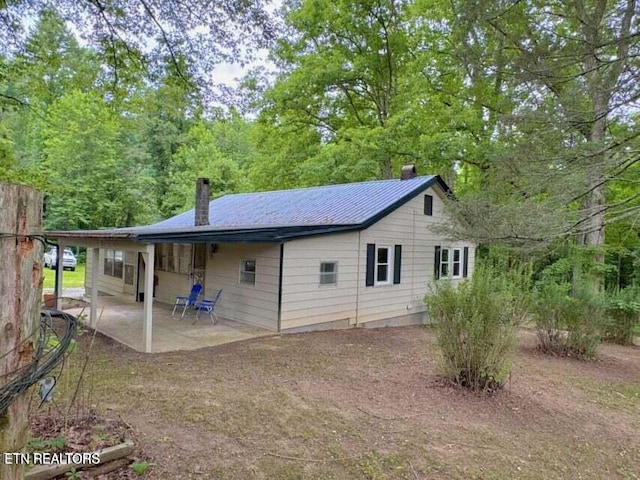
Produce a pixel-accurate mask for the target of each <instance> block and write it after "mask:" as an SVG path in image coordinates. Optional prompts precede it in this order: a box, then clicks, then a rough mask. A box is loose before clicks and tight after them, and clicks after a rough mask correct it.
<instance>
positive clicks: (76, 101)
mask: <svg viewBox="0 0 640 480" xmlns="http://www.w3.org/2000/svg"><path fill="white" fill-rule="evenodd" d="M43 138H44V149H43V151H44V155H45V158H44V160H43V162H42V163H41V166H40V167H41V170H42V172H43V175H45V176H46V178H47V193H48V194H49V196H48V198H47V202H46V218H45V225H46V227H47V228H48V229H59V230H77V229H95V228H101V227H105V226H111V227H125V226H130V225H135V224H136V223H137V222H138V221H140V220H144V219H145V216H147V215H149V213H150V212H149V209H150V208H151V205H152V200H151V197H150V191H151V189H152V187H153V184H152V182H150V180H149V178H148V176H146V175H144V174H141V172H140V171H139V165H136V164H134V163H133V162H130V160H129V159H128V158H127V157H126V156H125V155H124V154H123V152H124V145H123V141H122V140H123V137H122V132H121V129H120V124H119V119H118V117H117V116H116V115H115V114H114V113H113V112H112V111H111V110H110V109H109V108H108V106H107V105H106V104H105V102H104V100H103V99H102V98H101V97H100V96H99V95H97V94H96V93H84V92H80V91H78V90H74V91H72V92H69V93H67V94H65V95H63V97H62V98H61V99H60V100H59V101H57V102H56V103H55V104H53V105H52V106H51V108H50V110H49V114H48V116H47V125H46V127H45V129H44V131H43Z"/></svg>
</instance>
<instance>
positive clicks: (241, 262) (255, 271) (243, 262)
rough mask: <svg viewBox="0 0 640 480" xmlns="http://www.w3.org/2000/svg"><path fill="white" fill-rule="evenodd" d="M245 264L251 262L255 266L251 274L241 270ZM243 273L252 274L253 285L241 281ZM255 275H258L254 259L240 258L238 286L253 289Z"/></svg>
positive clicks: (256, 263)
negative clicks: (246, 286)
mask: <svg viewBox="0 0 640 480" xmlns="http://www.w3.org/2000/svg"><path fill="white" fill-rule="evenodd" d="M245 262H253V264H254V266H255V270H254V271H253V272H249V271H247V270H243V267H244V264H245ZM243 273H252V274H253V283H249V282H243V281H242V274H243ZM257 273H258V262H257V261H256V259H255V258H241V259H240V264H239V265H238V285H249V286H251V287H254V286H255V285H256V279H257Z"/></svg>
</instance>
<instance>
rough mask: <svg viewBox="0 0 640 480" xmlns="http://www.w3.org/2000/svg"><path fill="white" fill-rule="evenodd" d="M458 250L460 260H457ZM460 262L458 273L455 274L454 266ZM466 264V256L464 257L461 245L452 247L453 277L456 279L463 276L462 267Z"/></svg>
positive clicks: (451, 266) (451, 268) (451, 267)
mask: <svg viewBox="0 0 640 480" xmlns="http://www.w3.org/2000/svg"><path fill="white" fill-rule="evenodd" d="M456 252H458V261H457V262H456V261H455V255H456ZM456 263H457V264H458V266H459V268H458V275H454V274H453V272H454V268H453V266H454V265H455V264H456ZM463 266H464V258H462V248H460V247H455V248H452V249H451V265H450V272H451V278H453V279H456V278H462V269H463Z"/></svg>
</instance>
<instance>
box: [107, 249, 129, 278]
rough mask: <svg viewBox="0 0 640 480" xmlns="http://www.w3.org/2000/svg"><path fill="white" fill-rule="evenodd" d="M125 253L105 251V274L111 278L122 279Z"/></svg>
mask: <svg viewBox="0 0 640 480" xmlns="http://www.w3.org/2000/svg"><path fill="white" fill-rule="evenodd" d="M123 268H124V253H123V252H122V250H105V251H104V264H103V273H104V274H105V275H108V276H109V277H115V278H122V270H123Z"/></svg>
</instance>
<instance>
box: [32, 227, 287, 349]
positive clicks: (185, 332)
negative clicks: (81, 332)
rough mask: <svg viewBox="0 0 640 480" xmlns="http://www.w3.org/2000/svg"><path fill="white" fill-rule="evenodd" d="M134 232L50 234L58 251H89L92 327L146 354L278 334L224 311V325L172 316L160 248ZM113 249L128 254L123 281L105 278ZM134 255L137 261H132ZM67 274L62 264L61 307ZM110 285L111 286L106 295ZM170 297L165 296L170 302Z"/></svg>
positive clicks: (87, 318) (87, 297)
mask: <svg viewBox="0 0 640 480" xmlns="http://www.w3.org/2000/svg"><path fill="white" fill-rule="evenodd" d="M133 234H134V229H119V230H111V231H100V230H98V231H82V232H46V233H45V236H46V237H47V238H48V240H50V241H52V242H55V243H56V244H57V247H58V251H64V248H65V247H67V246H80V247H85V248H86V252H87V260H88V262H87V274H86V278H85V286H86V291H85V295H84V297H83V300H84V301H85V302H87V304H88V305H87V306H86V307H85V308H84V315H83V316H84V318H83V321H84V322H85V323H86V324H87V325H88V326H89V327H91V328H95V329H96V330H97V331H99V332H100V333H103V334H105V335H107V336H109V337H111V338H113V339H114V340H116V341H118V342H120V343H122V344H124V345H127V346H129V347H131V348H133V349H135V350H138V351H141V352H146V353H156V352H167V351H175V350H192V349H197V348H202V347H207V346H213V345H220V344H224V343H230V342H235V341H239V340H246V339H249V338H255V337H260V336H266V335H273V334H274V333H275V332H274V330H269V329H265V328H260V327H257V326H254V325H251V324H249V323H242V322H238V321H233V320H230V319H227V318H224V316H223V315H221V314H220V312H217V316H218V322H217V323H216V324H215V325H213V324H212V322H211V320H210V318H209V316H208V315H206V314H202V315H201V316H200V319H199V320H198V321H197V322H196V323H195V324H193V321H194V319H195V313H194V312H188V313H187V315H186V316H185V317H184V319H182V320H181V319H180V314H179V312H176V315H175V316H171V311H172V309H173V305H169V304H168V303H162V302H159V301H157V300H156V299H155V298H154V297H155V292H156V288H155V287H156V283H157V277H155V274H154V267H155V263H156V262H155V260H156V259H155V254H156V248H155V245H154V244H153V243H143V242H137V241H135V240H134V239H133V238H132V237H133V236H134V235H133ZM113 250H116V251H119V252H122V255H123V258H122V257H121V258H120V265H119V268H120V271H119V272H118V275H117V276H118V278H115V279H112V278H111V277H108V278H107V277H104V275H102V274H103V273H104V271H105V270H108V269H109V268H115V266H114V264H116V262H117V258H116V259H113V258H111V257H101V252H103V253H104V252H105V251H113ZM130 254H131V256H132V258H133V260H131V261H128V260H127V258H128V257H129V255H130ZM114 258H115V257H114ZM101 260H102V261H101ZM189 260H191V259H189ZM89 265H91V266H92V268H91V269H89ZM197 273H198V272H197V271H196V270H195V269H191V270H190V273H189V275H188V276H187V275H183V276H181V277H180V280H181V281H182V282H184V283H185V286H186V284H187V282H188V281H195V280H196V274H197ZM202 273H204V272H202ZM99 275H101V276H102V277H103V278H106V280H105V281H104V282H103V283H102V284H100V282H99V281H98V277H99ZM63 276H64V272H63V268H62V262H58V264H57V268H56V289H55V292H54V294H55V296H56V297H57V298H58V300H57V305H56V307H57V308H58V309H62V301H61V297H62V289H61V286H62V285H63ZM128 279H129V280H130V281H129V282H128V281H127V280H128ZM200 281H202V280H200ZM114 282H115V283H114ZM165 285H166V283H165ZM104 287H107V288H106V291H105V288H104ZM183 287H184V286H180V288H179V289H178V291H179V292H180V293H183V292H182V290H183ZM109 290H111V291H109ZM145 292H146V294H145ZM152 292H153V293H152ZM184 293H187V292H184ZM167 298H168V296H167V295H166V294H165V299H164V302H167ZM173 298H175V297H173ZM82 310H83V309H82V308H78V309H71V310H69V312H70V313H72V314H80V313H81V311H82Z"/></svg>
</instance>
